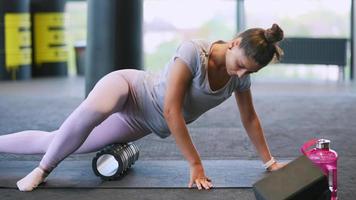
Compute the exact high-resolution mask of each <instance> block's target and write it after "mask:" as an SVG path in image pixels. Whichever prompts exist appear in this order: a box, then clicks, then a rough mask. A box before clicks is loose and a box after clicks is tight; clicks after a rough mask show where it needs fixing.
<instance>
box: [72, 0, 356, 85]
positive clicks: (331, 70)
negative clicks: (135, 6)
mask: <svg viewBox="0 0 356 200" xmlns="http://www.w3.org/2000/svg"><path fill="white" fill-rule="evenodd" d="M236 4H237V1H236V0H194V1H189V0H180V1H176V0H145V1H144V3H143V6H144V8H143V14H144V17H143V21H144V22H143V25H144V34H143V37H144V68H145V69H146V70H150V71H159V70H160V69H162V68H163V67H164V65H165V64H166V62H167V61H168V60H169V58H170V56H171V55H172V54H173V52H174V51H175V49H176V47H177V46H178V44H179V43H180V42H181V41H182V40H185V39H190V38H205V39H209V40H216V39H223V40H229V39H231V38H232V37H234V36H235V35H236V33H237V27H236V25H237V23H236V18H237V17H236V13H237V5H236ZM244 6H245V17H246V24H245V25H246V28H252V27H261V28H269V27H270V26H271V25H272V23H278V24H279V25H280V26H281V27H282V28H283V30H284V31H285V36H286V37H327V38H349V37H350V10H351V1H346V0H342V1H338V2H337V3H335V1H334V0H299V1H294V0H274V1H268V3H263V5H261V1H259V0H246V1H245V5H244ZM66 13H67V18H66V30H67V35H68V47H69V50H70V53H69V61H68V62H69V65H68V66H69V72H70V74H71V75H75V74H76V67H75V65H76V62H75V54H74V48H73V47H74V45H75V44H76V43H78V42H79V44H80V43H85V41H86V28H87V20H86V17H87V2H86V1H68V2H67V4H66ZM80 41H81V42H80ZM349 55H350V54H349V53H348V56H349ZM347 60H349V59H347ZM349 73H350V63H349V62H348V63H347V66H346V68H345V76H346V77H349ZM253 79H256V80H286V79H288V80H296V81H298V80H301V81H336V80H337V79H338V67H337V66H333V65H314V66H311V65H303V64H300V65H298V66H297V67H296V65H295V64H272V65H270V66H268V67H266V68H264V69H262V70H261V71H260V72H259V73H258V74H255V75H253Z"/></svg>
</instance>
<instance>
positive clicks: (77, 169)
mask: <svg viewBox="0 0 356 200" xmlns="http://www.w3.org/2000/svg"><path fill="white" fill-rule="evenodd" d="M202 162H203V166H204V169H205V173H206V175H207V176H208V177H210V178H211V179H212V183H213V185H214V188H251V187H252V185H253V183H255V182H256V181H258V180H259V179H261V178H263V177H265V176H267V175H268V172H265V170H264V169H263V167H262V166H261V163H262V162H261V161H260V160H203V161H202ZM38 163H39V161H0V188H17V186H16V182H17V181H18V180H20V179H21V178H23V177H24V176H26V175H27V174H28V173H29V172H31V171H32V169H34V168H35V167H36V166H37V165H38ZM188 183H189V165H188V163H187V162H186V161H183V160H142V161H141V160H138V161H136V163H135V164H134V165H132V166H131V168H130V169H129V170H128V172H127V174H126V175H125V176H124V177H123V178H121V179H119V180H114V181H103V180H101V179H100V177H98V176H96V175H95V174H94V172H93V170H92V166H91V160H90V161H88V160H85V161H63V162H61V163H60V164H59V165H58V167H57V168H56V169H55V170H54V171H53V172H52V173H51V174H50V175H49V177H47V181H46V183H42V184H40V185H39V186H38V187H39V188H188Z"/></svg>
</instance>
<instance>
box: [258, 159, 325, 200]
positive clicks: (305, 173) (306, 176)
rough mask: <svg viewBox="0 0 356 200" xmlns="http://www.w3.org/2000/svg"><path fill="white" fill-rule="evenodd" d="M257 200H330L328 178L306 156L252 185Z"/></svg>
mask: <svg viewBox="0 0 356 200" xmlns="http://www.w3.org/2000/svg"><path fill="white" fill-rule="evenodd" d="M253 191H254V194H255V197H256V199H257V200H282V199H283V200H287V199H288V200H297V199H298V200H299V199H300V200H309V199H310V200H311V199H313V200H330V190H329V185H328V178H327V176H326V175H324V173H323V172H322V171H321V169H320V168H319V167H317V166H316V165H315V164H313V163H312V161H311V160H309V158H308V157H306V156H304V155H303V156H300V157H298V158H296V159H295V160H292V161H291V162H289V163H288V164H287V165H286V166H284V167H283V168H281V169H279V170H277V171H273V172H270V174H269V175H268V176H266V177H264V178H262V179H261V180H259V181H257V182H256V183H254V184H253Z"/></svg>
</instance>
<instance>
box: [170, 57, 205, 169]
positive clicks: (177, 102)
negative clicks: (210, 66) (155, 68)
mask: <svg viewBox="0 0 356 200" xmlns="http://www.w3.org/2000/svg"><path fill="white" fill-rule="evenodd" d="M191 80H192V73H191V71H190V70H189V68H188V66H186V64H185V62H183V61H182V60H181V59H180V58H177V59H176V60H175V62H174V64H173V66H172V70H171V72H170V76H169V78H168V83H167V88H166V90H167V91H166V96H165V99H164V117H165V120H166V122H167V125H168V127H169V129H170V131H171V133H172V135H173V136H174V138H175V141H176V143H177V145H178V147H179V149H180V150H181V152H182V153H183V155H184V157H185V158H186V159H187V161H188V162H189V164H190V165H191V166H192V165H196V164H201V160H200V156H199V154H198V152H197V150H196V149H195V147H194V144H193V142H192V140H191V138H190V136H189V133H188V129H187V126H186V123H185V120H184V118H183V113H182V106H183V100H184V97H185V93H186V90H187V88H188V85H189V84H190V82H191Z"/></svg>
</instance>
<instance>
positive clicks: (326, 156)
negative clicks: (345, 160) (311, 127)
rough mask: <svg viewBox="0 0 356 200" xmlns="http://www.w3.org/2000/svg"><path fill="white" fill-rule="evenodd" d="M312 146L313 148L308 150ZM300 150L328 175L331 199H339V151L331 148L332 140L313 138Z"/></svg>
mask: <svg viewBox="0 0 356 200" xmlns="http://www.w3.org/2000/svg"><path fill="white" fill-rule="evenodd" d="M311 146H314V148H313V149H311V150H308V149H309V148H310V147H311ZM300 151H301V152H302V153H303V154H304V155H306V156H307V157H308V158H309V159H310V160H311V161H312V162H313V163H314V164H316V165H317V166H318V167H319V168H320V169H321V170H322V171H323V172H324V174H325V175H326V176H327V177H328V180H329V188H330V191H331V200H337V160H338V155H337V153H336V152H335V151H334V150H332V149H330V140H327V139H311V140H309V141H308V142H306V143H304V145H303V146H302V147H301V149H300Z"/></svg>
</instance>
